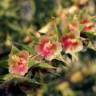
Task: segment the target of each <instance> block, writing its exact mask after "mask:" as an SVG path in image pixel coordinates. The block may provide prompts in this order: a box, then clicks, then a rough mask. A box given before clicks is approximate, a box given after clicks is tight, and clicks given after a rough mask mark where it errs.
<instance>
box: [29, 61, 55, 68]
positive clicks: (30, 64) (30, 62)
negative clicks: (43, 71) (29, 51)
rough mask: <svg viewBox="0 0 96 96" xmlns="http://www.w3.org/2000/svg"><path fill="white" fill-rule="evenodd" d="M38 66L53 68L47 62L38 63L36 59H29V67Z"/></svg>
mask: <svg viewBox="0 0 96 96" xmlns="http://www.w3.org/2000/svg"><path fill="white" fill-rule="evenodd" d="M33 66H34V67H40V68H55V67H53V66H52V65H50V64H48V63H39V62H38V61H35V60H32V59H31V60H29V68H31V67H33Z"/></svg>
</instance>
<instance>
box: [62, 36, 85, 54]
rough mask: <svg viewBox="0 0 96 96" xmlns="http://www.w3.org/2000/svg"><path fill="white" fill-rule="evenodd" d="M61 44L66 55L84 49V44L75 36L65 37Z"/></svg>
mask: <svg viewBox="0 0 96 96" xmlns="http://www.w3.org/2000/svg"><path fill="white" fill-rule="evenodd" d="M61 44H62V46H63V49H64V51H65V52H66V53H75V52H79V51H81V50H82V49H83V45H82V43H81V42H80V41H79V40H78V39H76V37H75V36H74V35H73V34H68V35H65V36H63V37H62V38H61Z"/></svg>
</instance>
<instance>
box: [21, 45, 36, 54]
mask: <svg viewBox="0 0 96 96" xmlns="http://www.w3.org/2000/svg"><path fill="white" fill-rule="evenodd" d="M20 46H21V47H22V48H24V49H25V50H26V51H28V52H30V53H32V54H33V55H34V54H35V51H34V50H33V48H31V47H29V46H28V45H25V44H21V45H20Z"/></svg>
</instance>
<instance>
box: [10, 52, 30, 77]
mask: <svg viewBox="0 0 96 96" xmlns="http://www.w3.org/2000/svg"><path fill="white" fill-rule="evenodd" d="M28 59H29V53H28V52H26V51H21V52H20V53H19V54H18V55H10V58H9V72H10V73H11V74H14V75H22V76H23V75H25V74H26V73H27V72H28Z"/></svg>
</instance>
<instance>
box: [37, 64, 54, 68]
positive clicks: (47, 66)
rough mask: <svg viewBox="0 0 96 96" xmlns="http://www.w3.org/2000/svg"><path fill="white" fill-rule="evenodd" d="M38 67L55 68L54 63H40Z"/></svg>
mask: <svg viewBox="0 0 96 96" xmlns="http://www.w3.org/2000/svg"><path fill="white" fill-rule="evenodd" d="M38 67H40V68H55V67H53V66H52V65H50V64H48V63H42V64H38Z"/></svg>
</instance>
